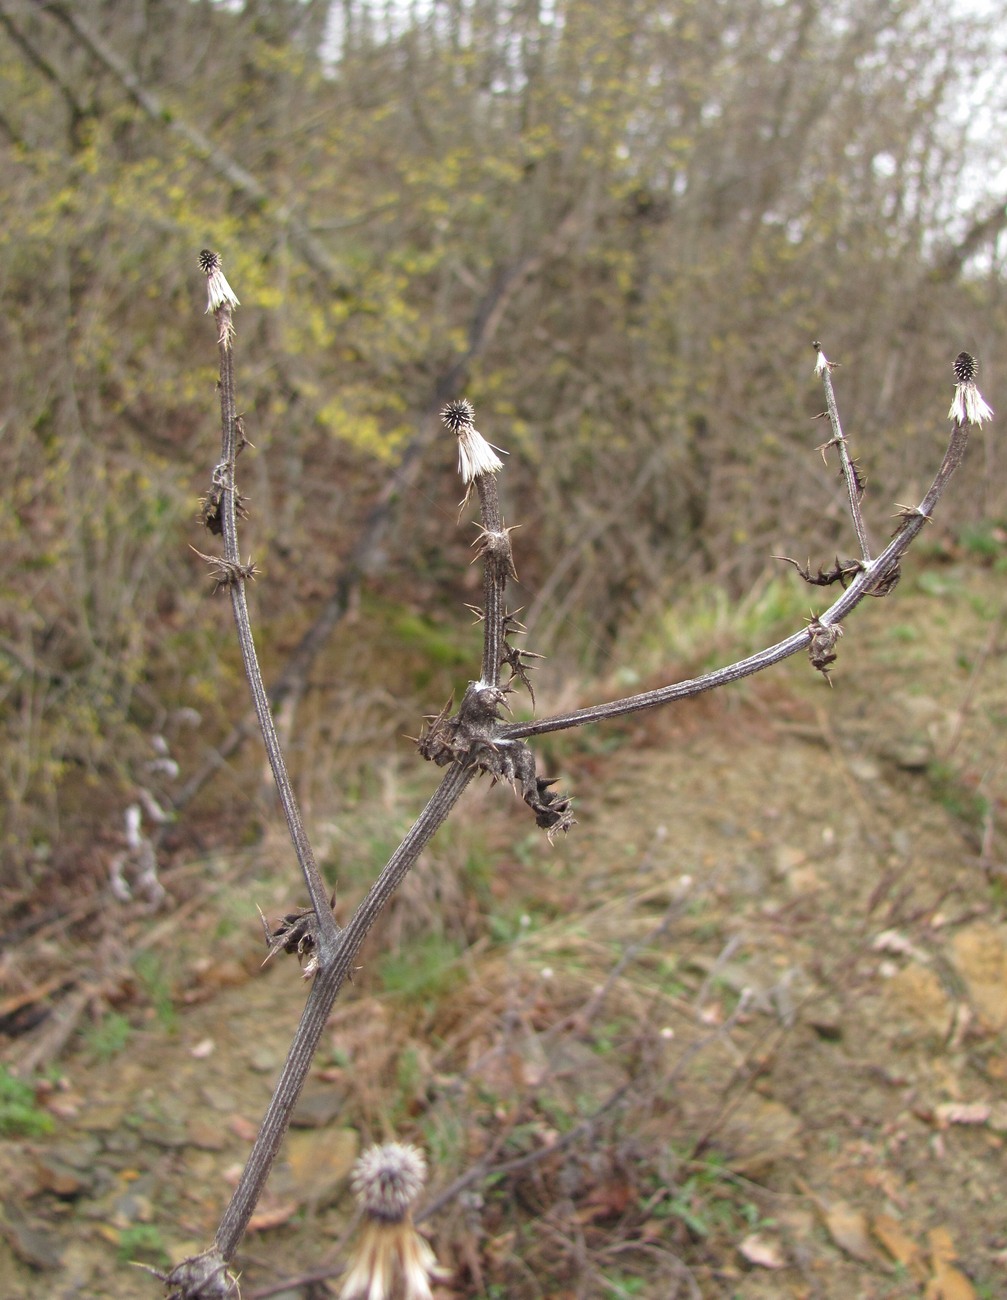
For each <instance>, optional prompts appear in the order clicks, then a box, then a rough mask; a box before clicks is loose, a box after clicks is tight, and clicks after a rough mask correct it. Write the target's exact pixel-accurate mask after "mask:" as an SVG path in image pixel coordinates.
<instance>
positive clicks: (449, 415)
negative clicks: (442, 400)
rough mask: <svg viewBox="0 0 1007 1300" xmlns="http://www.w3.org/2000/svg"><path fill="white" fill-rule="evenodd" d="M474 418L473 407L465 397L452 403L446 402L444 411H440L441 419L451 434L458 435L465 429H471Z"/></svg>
mask: <svg viewBox="0 0 1007 1300" xmlns="http://www.w3.org/2000/svg"><path fill="white" fill-rule="evenodd" d="M474 416H475V407H474V406H473V405H472V403H471V402H470V401H469V400H468V399H467V398H465V397H460V398H458V399H457V400H456V401H454V402H448V404H447V406H445V408H444V410H443V411H441V419H442V420H443V421H444V423H445V424H446V425H447V426H448V428H449V429H450V430H451V432H452V433H460V432H461V431H462V429H465V428H469V429H471V427H472V420H473V417H474Z"/></svg>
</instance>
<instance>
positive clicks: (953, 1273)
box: [924, 1228, 976, 1300]
mask: <svg viewBox="0 0 1007 1300" xmlns="http://www.w3.org/2000/svg"><path fill="white" fill-rule="evenodd" d="M927 1240H928V1241H929V1243H930V1262H931V1265H932V1266H933V1270H934V1275H933V1277H932V1278H931V1279H930V1281H929V1282H928V1283H927V1289H926V1291H925V1293H924V1294H925V1298H926V1300H976V1293H975V1289H974V1288H973V1286H972V1283H971V1282H970V1281H969V1280H968V1278H967V1277H966V1276H965V1274H964V1273H963V1272H962V1271H961V1270H960V1269H957V1268H955V1266H954V1263H953V1261H954V1260H956V1259H957V1258H958V1252H957V1251H956V1250H955V1245H954V1240H953V1239H952V1236H951V1233H950V1232H949V1231H948V1230H947V1228H931V1230H930V1232H928V1233H927Z"/></svg>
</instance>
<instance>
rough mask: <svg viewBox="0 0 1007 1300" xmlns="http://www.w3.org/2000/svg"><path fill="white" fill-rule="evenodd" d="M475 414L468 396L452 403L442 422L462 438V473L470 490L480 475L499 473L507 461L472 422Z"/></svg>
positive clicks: (459, 442)
mask: <svg viewBox="0 0 1007 1300" xmlns="http://www.w3.org/2000/svg"><path fill="white" fill-rule="evenodd" d="M474 415H475V411H474V409H473V406H472V403H471V402H469V401H467V400H466V399H465V398H464V397H462V398H459V399H458V400H457V401H454V402H448V404H447V406H445V408H444V409H443V411H441V419H442V420H443V421H444V423H445V424H446V425H447V427H448V428H449V429H450V430H451V432H452V433H455V434H457V435H458V473H459V474H460V475H461V476H462V482H463V483H464V484H465V486H466V487H468V486H469V484H470V483H471V482H472V481H473V479H477V478H478V477H479V475H480V474H496V473H497V471H498V470H501V469H503V461H502V460H501V459H500V457H499V456H498V455H497V454H496V452H495V451H494V450H493V448H492V447H491V446H490V444H489V443H488V442H487V441H486V439H485V438H484V437H483V436H482V434H481V433H480V432H479V430H478V429H477V428H476V427H475V425H474V424H473V423H472V419H473V416H474Z"/></svg>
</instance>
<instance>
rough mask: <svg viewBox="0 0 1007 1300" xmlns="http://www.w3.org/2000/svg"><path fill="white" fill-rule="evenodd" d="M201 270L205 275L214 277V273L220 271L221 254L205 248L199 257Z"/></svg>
mask: <svg viewBox="0 0 1007 1300" xmlns="http://www.w3.org/2000/svg"><path fill="white" fill-rule="evenodd" d="M199 269H200V270H201V271H202V272H203V274H204V275H212V274H213V272H214V271H219V270H220V254H219V253H215V252H213V250H212V249H209V248H204V249H203V251H202V252H201V253H200V255H199Z"/></svg>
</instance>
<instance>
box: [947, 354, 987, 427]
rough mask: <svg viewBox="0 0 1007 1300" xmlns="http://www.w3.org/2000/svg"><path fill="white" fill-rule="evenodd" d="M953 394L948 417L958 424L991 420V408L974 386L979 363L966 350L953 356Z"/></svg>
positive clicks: (979, 423) (980, 423)
mask: <svg viewBox="0 0 1007 1300" xmlns="http://www.w3.org/2000/svg"><path fill="white" fill-rule="evenodd" d="M954 371H955V395H954V398H953V399H952V402H951V410H950V411H948V419H949V420H954V422H955V423H956V424H958V425H965V424H978V425H980V426H981V425H982V422H983V420H992V418H993V408H992V407H991V406H988V405H987V403H986V401H985V399H984V398H983V395H982V393H980V391H979V389H978V388H977V387H976V375H977V374H978V373H979V363H978V362H977V361H976V359H975V357H973V356H970V355H969V354H968V353H967V352H959V353H958V355H957V356H956V357H955V365H954Z"/></svg>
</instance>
